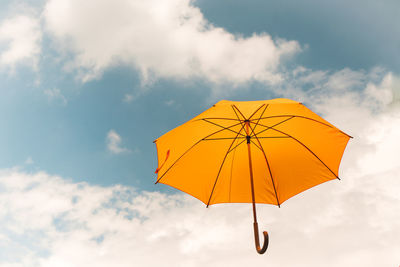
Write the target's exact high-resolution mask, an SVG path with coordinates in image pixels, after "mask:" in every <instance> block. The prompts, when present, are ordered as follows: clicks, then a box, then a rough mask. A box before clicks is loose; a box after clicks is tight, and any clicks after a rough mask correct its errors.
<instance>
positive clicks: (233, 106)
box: [232, 105, 246, 120]
mask: <svg viewBox="0 0 400 267" xmlns="http://www.w3.org/2000/svg"><path fill="white" fill-rule="evenodd" d="M232 108H234V110H235V108H236V110H237V111H239V113H240V115H242V117H243V119H244V120H246V117H245V116H244V115H243V113H242V112H241V111H240V109H238V107H237V106H235V105H232ZM235 114H236V117H237V118H238V120H240V119H239V116H238V115H237V113H236V112H235Z"/></svg>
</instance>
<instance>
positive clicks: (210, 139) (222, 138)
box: [203, 136, 246, 141]
mask: <svg viewBox="0 0 400 267" xmlns="http://www.w3.org/2000/svg"><path fill="white" fill-rule="evenodd" d="M229 139H246V137H245V136H243V137H238V138H235V137H221V138H206V139H203V141H215V140H229Z"/></svg>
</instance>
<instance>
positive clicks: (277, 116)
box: [253, 114, 353, 138]
mask: <svg viewBox="0 0 400 267" xmlns="http://www.w3.org/2000/svg"><path fill="white" fill-rule="evenodd" d="M279 117H293V118H302V119H307V120H311V121H314V122H318V123H320V124H322V125H325V126H327V127H330V128H336V127H334V126H332V125H329V124H327V123H324V122H322V121H319V120H316V119H313V118H309V117H306V116H299V115H291V114H288V115H276V116H268V117H263V118H259V119H260V120H263V119H270V118H279ZM253 120H256V119H253ZM336 129H337V128H336ZM337 130H338V131H339V132H341V133H342V134H344V135H347V136H348V137H350V138H353V137H352V136H350V135H348V134H347V133H345V132H343V131H341V130H339V129H337Z"/></svg>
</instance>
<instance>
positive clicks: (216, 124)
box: [202, 119, 244, 136]
mask: <svg viewBox="0 0 400 267" xmlns="http://www.w3.org/2000/svg"><path fill="white" fill-rule="evenodd" d="M202 120H203V121H205V122H208V123H211V124H213V125H215V126H218V127H221V128H223V129H225V130H229V131H231V132H234V133H236V134H237V133H238V132H236V131H234V130H232V129H229V128H227V127H225V126H222V125H219V124H218V123H215V122H212V121H208V120H206V119H202ZM236 125H238V124H236ZM236 125H235V126H236ZM229 127H232V126H229ZM239 133H240V131H239ZM241 135H242V136H244V135H243V134H241Z"/></svg>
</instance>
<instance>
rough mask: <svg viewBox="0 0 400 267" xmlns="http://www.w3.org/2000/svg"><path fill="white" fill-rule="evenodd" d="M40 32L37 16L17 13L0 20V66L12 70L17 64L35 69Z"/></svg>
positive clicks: (39, 50)
mask: <svg viewBox="0 0 400 267" xmlns="http://www.w3.org/2000/svg"><path fill="white" fill-rule="evenodd" d="M41 39H42V32H41V29H40V22H39V19H38V18H35V17H33V16H28V15H17V16H14V17H12V18H9V19H5V20H3V21H2V22H0V45H1V46H0V67H1V68H6V69H9V70H10V72H11V73H12V72H14V71H15V68H16V65H17V64H23V65H27V66H29V67H31V68H33V69H34V70H35V71H36V70H37V68H38V62H39V57H40V53H41Z"/></svg>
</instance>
